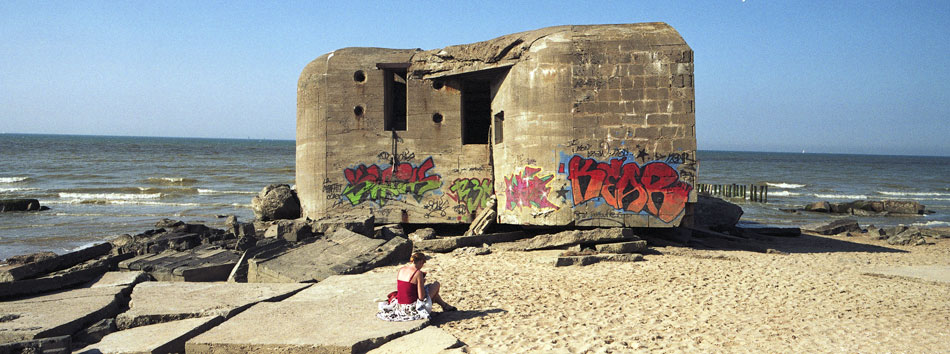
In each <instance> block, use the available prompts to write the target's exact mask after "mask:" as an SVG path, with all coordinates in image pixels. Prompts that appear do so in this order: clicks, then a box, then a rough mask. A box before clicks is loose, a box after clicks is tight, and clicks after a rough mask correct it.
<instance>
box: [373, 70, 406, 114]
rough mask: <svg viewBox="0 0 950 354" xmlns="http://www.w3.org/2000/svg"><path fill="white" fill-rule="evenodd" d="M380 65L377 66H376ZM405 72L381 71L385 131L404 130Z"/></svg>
mask: <svg viewBox="0 0 950 354" xmlns="http://www.w3.org/2000/svg"><path fill="white" fill-rule="evenodd" d="M381 65H382V64H377V66H381ZM393 66H394V65H393ZM406 72H407V70H406V68H398V67H388V68H385V69H383V90H384V95H383V106H384V107H383V129H385V130H398V131H404V130H406V126H407V124H406V90H407V87H406Z"/></svg>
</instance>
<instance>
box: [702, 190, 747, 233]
mask: <svg viewBox="0 0 950 354" xmlns="http://www.w3.org/2000/svg"><path fill="white" fill-rule="evenodd" d="M693 215H694V220H695V223H696V225H699V226H706V227H709V228H719V227H734V226H736V224H737V223H738V222H739V218H741V217H742V208H741V207H739V206H738V205H735V204H732V203H730V202H727V201H725V200H722V199H719V198H715V197H710V196H705V195H700V196H698V199H697V202H696V204H695V206H694V207H693Z"/></svg>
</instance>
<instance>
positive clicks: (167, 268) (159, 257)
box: [119, 245, 241, 281]
mask: <svg viewBox="0 0 950 354" xmlns="http://www.w3.org/2000/svg"><path fill="white" fill-rule="evenodd" d="M240 258H241V253H239V252H237V251H233V250H228V249H224V248H221V247H218V246H212V245H206V246H201V247H196V248H194V249H190V250H186V251H174V250H166V251H164V252H162V253H158V254H144V255H141V256H137V257H134V258H130V259H128V260H125V261H122V262H119V269H122V270H141V271H144V272H147V273H149V275H151V276H152V277H154V278H155V279H156V280H160V281H224V280H227V278H228V275H229V274H230V273H231V269H232V268H234V265H235V264H237V261H238V259H240Z"/></svg>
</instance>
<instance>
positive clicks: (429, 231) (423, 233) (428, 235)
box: [409, 227, 435, 242]
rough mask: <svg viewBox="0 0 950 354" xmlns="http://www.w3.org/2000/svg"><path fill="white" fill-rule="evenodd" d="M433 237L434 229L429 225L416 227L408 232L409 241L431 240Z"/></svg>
mask: <svg viewBox="0 0 950 354" xmlns="http://www.w3.org/2000/svg"><path fill="white" fill-rule="evenodd" d="M434 238H435V229H433V228H431V227H427V228H423V229H418V230H416V231H414V232H413V233H411V234H409V241H412V242H418V241H425V240H432V239H434Z"/></svg>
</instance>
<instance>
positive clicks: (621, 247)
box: [594, 240, 647, 253]
mask: <svg viewBox="0 0 950 354" xmlns="http://www.w3.org/2000/svg"><path fill="white" fill-rule="evenodd" d="M646 248H647V242H646V241H644V240H639V241H630V242H618V243H603V244H599V245H596V246H594V249H595V250H597V252H602V253H639V252H642V251H643V250H645V249H646Z"/></svg>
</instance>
